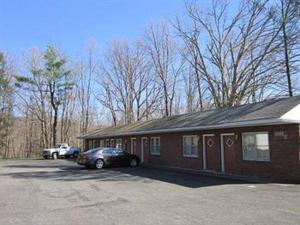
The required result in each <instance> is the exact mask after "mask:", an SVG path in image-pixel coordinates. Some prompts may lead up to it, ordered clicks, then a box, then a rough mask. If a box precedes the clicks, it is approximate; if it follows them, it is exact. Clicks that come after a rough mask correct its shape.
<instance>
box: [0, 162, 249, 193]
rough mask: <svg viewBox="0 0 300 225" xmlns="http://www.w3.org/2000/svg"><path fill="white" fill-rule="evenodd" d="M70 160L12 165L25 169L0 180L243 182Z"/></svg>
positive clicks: (194, 184) (198, 184)
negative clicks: (98, 167)
mask: <svg viewBox="0 0 300 225" xmlns="http://www.w3.org/2000/svg"><path fill="white" fill-rule="evenodd" d="M70 161H72V160H64V162H63V161H61V162H58V161H46V162H47V163H45V164H44V163H43V164H40V163H38V164H32V165H30V164H28V163H26V164H24V163H23V164H19V165H18V164H14V165H5V166H2V167H7V168H15V169H25V171H22V172H13V171H12V172H9V173H2V174H0V176H10V177H13V178H19V179H28V178H29V179H42V180H56V181H90V180H94V181H99V182H107V181H109V182H114V181H115V182H122V181H124V182H137V185H138V183H139V182H141V183H153V182H155V181H162V182H167V183H172V184H176V185H180V186H184V187H189V188H200V187H206V186H214V185H225V184H241V183H245V182H241V181H233V180H229V179H223V178H215V177H208V176H202V175H197V174H188V173H183V172H175V171H170V170H164V169H154V168H145V167H137V168H130V167H118V168H105V169H102V170H93V169H85V168H84V167H81V166H78V165H77V164H75V162H74V164H73V163H71V162H70Z"/></svg>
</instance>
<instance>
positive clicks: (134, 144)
mask: <svg viewBox="0 0 300 225" xmlns="http://www.w3.org/2000/svg"><path fill="white" fill-rule="evenodd" d="M130 152H131V154H136V155H138V153H137V151H136V138H131V151H130ZM138 156H139V155H138Z"/></svg>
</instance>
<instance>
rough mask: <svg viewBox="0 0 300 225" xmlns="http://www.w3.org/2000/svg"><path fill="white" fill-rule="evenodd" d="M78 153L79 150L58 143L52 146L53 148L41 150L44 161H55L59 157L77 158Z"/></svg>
mask: <svg viewBox="0 0 300 225" xmlns="http://www.w3.org/2000/svg"><path fill="white" fill-rule="evenodd" d="M79 153H80V148H77V147H73V146H69V145H68V144H66V143H60V144H56V145H55V146H53V148H47V149H43V151H42V156H43V158H44V159H49V158H52V159H57V158H59V157H65V158H70V157H73V158H77V156H78V154H79Z"/></svg>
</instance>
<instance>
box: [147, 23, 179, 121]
mask: <svg viewBox="0 0 300 225" xmlns="http://www.w3.org/2000/svg"><path fill="white" fill-rule="evenodd" d="M145 47H146V49H147V51H148V54H149V56H150V59H151V62H152V65H153V70H154V72H155V75H156V76H157V78H158V79H157V80H158V84H159V85H160V87H161V89H162V97H163V101H164V110H163V115H164V116H171V115H172V114H173V112H172V110H173V106H174V98H175V91H176V85H177V80H178V77H179V76H180V74H181V72H182V68H183V65H184V60H183V58H182V57H180V54H179V51H180V49H179V48H177V47H176V45H175V42H174V40H173V38H172V37H171V33H170V30H169V26H168V25H167V24H166V23H160V24H156V25H154V24H151V25H149V26H148V27H147V28H146V32H145Z"/></svg>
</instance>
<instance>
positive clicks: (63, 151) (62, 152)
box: [59, 145, 68, 155]
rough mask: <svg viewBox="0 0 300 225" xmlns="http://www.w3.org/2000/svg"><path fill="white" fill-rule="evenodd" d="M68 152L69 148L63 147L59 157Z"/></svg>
mask: <svg viewBox="0 0 300 225" xmlns="http://www.w3.org/2000/svg"><path fill="white" fill-rule="evenodd" d="M67 151H68V146H65V145H62V146H61V147H60V149H59V155H65V154H66V153H67Z"/></svg>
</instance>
